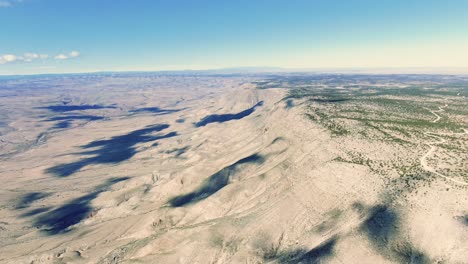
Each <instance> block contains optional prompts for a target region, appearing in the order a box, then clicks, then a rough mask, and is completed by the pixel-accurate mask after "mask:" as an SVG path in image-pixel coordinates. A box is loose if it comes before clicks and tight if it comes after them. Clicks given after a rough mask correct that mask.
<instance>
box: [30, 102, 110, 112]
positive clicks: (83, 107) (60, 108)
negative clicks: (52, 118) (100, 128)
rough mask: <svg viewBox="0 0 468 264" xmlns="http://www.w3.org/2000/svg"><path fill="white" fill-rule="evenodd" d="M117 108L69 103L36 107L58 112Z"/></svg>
mask: <svg viewBox="0 0 468 264" xmlns="http://www.w3.org/2000/svg"><path fill="white" fill-rule="evenodd" d="M115 108H117V107H116V106H113V105H109V106H105V105H86V104H84V105H68V104H63V105H48V106H41V107H36V109H47V110H49V111H52V112H57V113H64V112H71V111H78V110H95V109H115Z"/></svg>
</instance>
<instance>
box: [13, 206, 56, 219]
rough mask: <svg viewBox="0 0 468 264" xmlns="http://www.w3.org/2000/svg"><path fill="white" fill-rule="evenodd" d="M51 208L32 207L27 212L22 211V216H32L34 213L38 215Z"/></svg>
mask: <svg viewBox="0 0 468 264" xmlns="http://www.w3.org/2000/svg"><path fill="white" fill-rule="evenodd" d="M50 209H51V207H41V208H36V209H32V210H29V211H27V212H25V213H22V214H21V215H20V217H31V216H34V215H38V214H42V213H44V212H47V211H49V210H50Z"/></svg>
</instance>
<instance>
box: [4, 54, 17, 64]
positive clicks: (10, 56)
mask: <svg viewBox="0 0 468 264" xmlns="http://www.w3.org/2000/svg"><path fill="white" fill-rule="evenodd" d="M17 59H18V58H17V57H16V56H15V55H13V54H5V55H1V56H0V64H5V63H9V62H14V61H16V60H17Z"/></svg>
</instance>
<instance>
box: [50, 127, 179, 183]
mask: <svg viewBox="0 0 468 264" xmlns="http://www.w3.org/2000/svg"><path fill="white" fill-rule="evenodd" d="M168 127H169V125H167V124H158V125H152V126H147V127H145V128H143V129H139V130H135V131H132V132H130V133H128V134H126V135H122V136H115V137H112V138H110V139H104V140H96V141H92V142H90V143H88V144H86V145H84V146H81V148H83V149H93V148H96V149H94V150H88V151H84V152H80V153H78V154H81V155H94V156H92V157H89V158H83V159H81V160H79V161H76V162H72V163H66V164H60V165H56V166H53V167H51V168H48V169H47V170H46V172H47V173H51V174H54V175H55V176H58V177H67V176H70V175H71V174H73V173H75V172H77V171H79V170H80V169H81V168H83V167H86V166H88V165H91V164H107V163H119V162H122V161H125V160H128V159H130V158H131V157H133V156H134V155H135V154H136V153H137V150H136V148H135V147H134V146H135V145H136V144H139V143H144V142H150V141H156V140H160V139H165V138H170V137H174V136H177V132H170V133H168V134H165V135H151V133H154V132H159V131H162V130H164V129H166V128H168Z"/></svg>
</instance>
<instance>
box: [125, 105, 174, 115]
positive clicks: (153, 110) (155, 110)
mask: <svg viewBox="0 0 468 264" xmlns="http://www.w3.org/2000/svg"><path fill="white" fill-rule="evenodd" d="M180 110H181V109H161V108H159V107H143V108H137V109H133V110H130V111H129V112H130V113H134V114H137V113H154V114H156V115H167V114H171V113H175V112H179V111H180Z"/></svg>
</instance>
